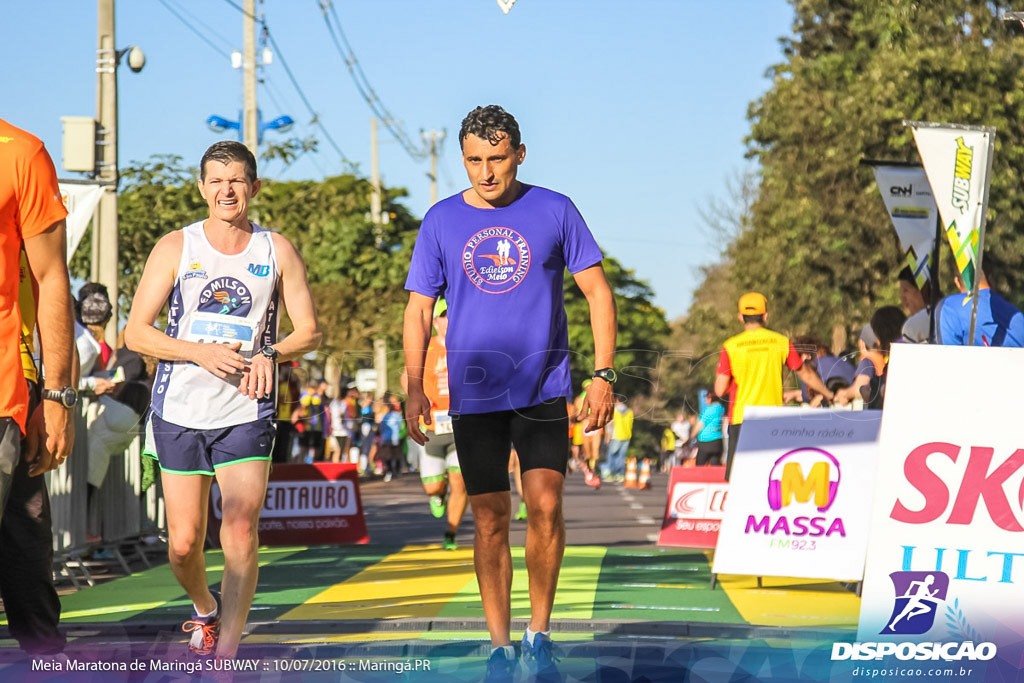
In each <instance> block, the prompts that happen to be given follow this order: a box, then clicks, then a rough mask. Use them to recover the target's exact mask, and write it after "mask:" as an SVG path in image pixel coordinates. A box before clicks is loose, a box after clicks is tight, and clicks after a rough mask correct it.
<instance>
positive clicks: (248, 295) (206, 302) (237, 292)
mask: <svg viewBox="0 0 1024 683" xmlns="http://www.w3.org/2000/svg"><path fill="white" fill-rule="evenodd" d="M251 309H252V292H250V291H249V288H248V287H246V286H245V285H244V284H242V283H241V282H239V281H238V280H236V279H235V278H233V277H219V278H217V279H215V280H211V281H210V284H208V285H206V287H204V288H203V292H202V294H200V295H199V310H200V311H202V312H204V313H219V314H221V315H237V316H243V317H244V316H247V315H249V311H250V310H251Z"/></svg>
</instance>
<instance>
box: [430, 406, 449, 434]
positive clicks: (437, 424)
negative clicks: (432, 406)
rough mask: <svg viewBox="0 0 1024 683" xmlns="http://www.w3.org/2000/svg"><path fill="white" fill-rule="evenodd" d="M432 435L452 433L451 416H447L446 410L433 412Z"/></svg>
mask: <svg viewBox="0 0 1024 683" xmlns="http://www.w3.org/2000/svg"><path fill="white" fill-rule="evenodd" d="M434 433H435V434H451V433H452V416H451V415H449V414H448V411H447V410H435V411H434Z"/></svg>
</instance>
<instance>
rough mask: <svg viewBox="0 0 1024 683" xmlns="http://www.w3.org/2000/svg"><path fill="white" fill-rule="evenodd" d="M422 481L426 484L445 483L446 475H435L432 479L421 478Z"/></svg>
mask: <svg viewBox="0 0 1024 683" xmlns="http://www.w3.org/2000/svg"><path fill="white" fill-rule="evenodd" d="M420 481H422V482H423V483H424V484H434V483H436V482H439V481H444V475H443V474H435V475H434V476H432V477H420Z"/></svg>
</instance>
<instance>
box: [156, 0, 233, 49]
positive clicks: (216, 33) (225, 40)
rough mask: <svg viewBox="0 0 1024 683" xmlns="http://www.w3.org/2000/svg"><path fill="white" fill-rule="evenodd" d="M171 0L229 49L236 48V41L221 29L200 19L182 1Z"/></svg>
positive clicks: (179, 9)
mask: <svg viewBox="0 0 1024 683" xmlns="http://www.w3.org/2000/svg"><path fill="white" fill-rule="evenodd" d="M169 1H171V2H173V4H174V6H175V7H177V8H178V11H180V12H181V13H182V14H185V15H186V16H188V17H189V18H190V19H191V20H192V21H194V22H195V23H196V24H199V25H200V26H202V27H203V28H204V29H206V31H207V32H208V33H209V34H211V35H213V36H214V37H215V38H217V39H218V40H219V41H220V43H221V44H222V45H227V46H228V49H234V47H235V43H234V42H233V41H232V40H230V39H228V38H226V37H225V36H224V34H222V33H221V32H220V31H218V30H217V29H215V28H214V27H212V26H210V25H209V24H207V23H206V22H205V21H203V20H202V19H200V18H199V17H197V16H196V15H195V14H193V13H192V12H190V11H188V9H187V8H186V7H184V6H183V5H182V4H181V2H179V1H175V0H169Z"/></svg>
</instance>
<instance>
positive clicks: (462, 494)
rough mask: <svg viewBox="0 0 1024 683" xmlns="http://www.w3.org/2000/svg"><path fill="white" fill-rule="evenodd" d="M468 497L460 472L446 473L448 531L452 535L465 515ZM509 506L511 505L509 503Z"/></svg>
mask: <svg viewBox="0 0 1024 683" xmlns="http://www.w3.org/2000/svg"><path fill="white" fill-rule="evenodd" d="M468 502H469V497H468V496H467V495H466V482H465V481H463V480H462V473H461V472H452V471H449V472H448V531H450V532H452V533H453V534H454V533H456V532H458V530H459V523H460V522H461V521H462V516H463V515H464V514H465V513H466V503H468ZM510 505H511V503H510Z"/></svg>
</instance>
